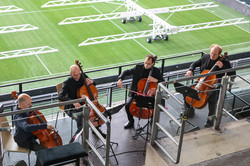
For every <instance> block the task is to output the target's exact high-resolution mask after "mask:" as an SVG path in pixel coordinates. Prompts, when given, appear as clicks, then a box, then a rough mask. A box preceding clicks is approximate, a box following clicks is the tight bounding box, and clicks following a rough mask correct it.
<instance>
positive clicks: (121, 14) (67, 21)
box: [59, 2, 218, 25]
mask: <svg viewBox="0 0 250 166" xmlns="http://www.w3.org/2000/svg"><path fill="white" fill-rule="evenodd" d="M217 6H218V5H216V4H215V3H213V2H207V3H198V4H190V5H182V6H173V7H164V8H154V9H147V10H148V11H149V12H151V13H154V14H159V13H169V12H177V11H186V10H195V9H204V8H211V7H217ZM143 14H144V13H143V11H142V12H138V11H127V12H117V13H108V14H100V15H90V16H78V17H69V18H66V19H64V20H63V21H61V22H60V23H59V25H66V24H77V23H85V22H93V21H103V20H110V19H119V18H125V17H127V18H129V17H132V16H133V17H137V16H141V15H143Z"/></svg>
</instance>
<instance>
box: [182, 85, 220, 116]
mask: <svg viewBox="0 0 250 166" xmlns="http://www.w3.org/2000/svg"><path fill="white" fill-rule="evenodd" d="M218 96H219V90H218V89H214V90H213V91H210V93H209V97H208V101H207V104H208V111H209V112H208V116H213V115H214V113H215V110H216V106H217V101H218ZM185 105H186V107H187V108H188V109H190V108H191V106H190V105H189V104H188V103H186V102H185Z"/></svg>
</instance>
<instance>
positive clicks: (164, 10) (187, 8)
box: [148, 2, 219, 14]
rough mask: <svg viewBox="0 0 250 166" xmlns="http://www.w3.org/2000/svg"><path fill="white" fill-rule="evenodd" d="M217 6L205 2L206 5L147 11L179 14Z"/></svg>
mask: <svg viewBox="0 0 250 166" xmlns="http://www.w3.org/2000/svg"><path fill="white" fill-rule="evenodd" d="M218 6H219V5H216V4H215V3H214V2H206V3H196V4H190V5H181V6H171V7H163V8H154V9H148V11H150V12H152V13H154V14H160V13H170V12H181V11H187V10H196V9H206V8H212V7H218Z"/></svg>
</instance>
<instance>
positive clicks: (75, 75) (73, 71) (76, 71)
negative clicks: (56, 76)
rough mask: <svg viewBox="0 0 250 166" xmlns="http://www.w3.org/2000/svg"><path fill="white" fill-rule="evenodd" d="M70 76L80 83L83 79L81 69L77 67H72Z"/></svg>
mask: <svg viewBox="0 0 250 166" xmlns="http://www.w3.org/2000/svg"><path fill="white" fill-rule="evenodd" d="M70 75H71V76H72V77H73V78H74V80H75V81H79V79H80V77H81V71H80V68H79V67H78V66H77V65H72V66H70Z"/></svg>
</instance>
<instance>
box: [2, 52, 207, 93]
mask: <svg viewBox="0 0 250 166" xmlns="http://www.w3.org/2000/svg"><path fill="white" fill-rule="evenodd" d="M194 54H201V55H202V54H204V52H195V53H190V54H185V55H179V56H174V57H167V58H161V59H158V60H157V61H161V62H162V63H161V64H162V65H161V71H162V73H163V70H164V66H165V60H169V59H175V58H180V57H185V56H190V55H194ZM141 63H142V62H141ZM135 64H138V63H130V64H125V65H119V66H114V67H107V68H102V69H96V70H90V71H86V72H85V73H94V72H99V71H105V70H111V69H117V68H118V75H119V74H121V72H122V68H123V67H127V66H132V65H135ZM68 76H70V75H69V74H65V75H60V76H54V77H49V78H42V79H35V80H31V81H22V82H17V83H10V84H4V85H0V88H3V87H9V86H15V85H19V92H20V93H21V92H22V85H23V84H28V83H33V82H40V81H46V80H52V79H57V78H63V77H68Z"/></svg>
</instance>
